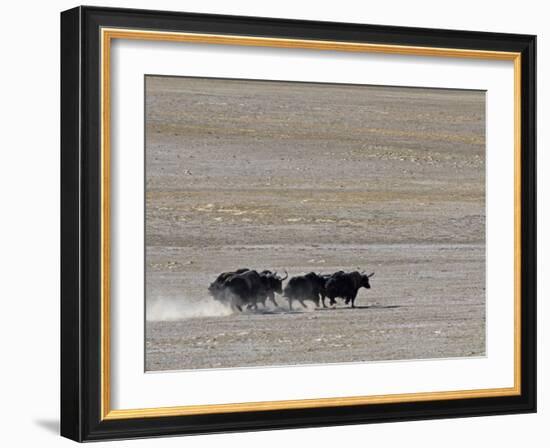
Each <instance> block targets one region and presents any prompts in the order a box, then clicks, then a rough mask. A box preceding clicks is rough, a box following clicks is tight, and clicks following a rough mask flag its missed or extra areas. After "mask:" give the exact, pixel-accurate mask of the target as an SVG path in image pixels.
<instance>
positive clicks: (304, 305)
mask: <svg viewBox="0 0 550 448" xmlns="http://www.w3.org/2000/svg"><path fill="white" fill-rule="evenodd" d="M298 302H300V305H302V306H303V307H304V308H307V305H306V304H305V303H304V301H303V300H302V299H298Z"/></svg>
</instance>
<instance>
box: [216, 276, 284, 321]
mask: <svg viewBox="0 0 550 448" xmlns="http://www.w3.org/2000/svg"><path fill="white" fill-rule="evenodd" d="M285 272H286V271H285ZM287 277H288V273H286V276H285V277H280V276H279V275H277V272H271V271H267V270H266V271H262V272H261V273H258V272H257V271H255V270H251V269H245V268H243V269H238V270H236V271H230V272H222V273H221V274H220V275H218V277H217V278H216V280H215V281H214V282H213V283H211V284H210V286H209V287H208V291H209V292H210V294H211V295H212V297H214V299H216V300H218V301H220V302H222V303H227V304H229V305H230V306H231V308H232V309H233V310H239V311H242V309H243V307H244V306H246V307H247V308H248V309H251V308H252V309H256V308H257V304H258V303H261V304H262V305H263V306H264V307H265V302H266V300H267V299H270V300H271V301H272V302H273V304H274V305H275V306H277V302H276V301H275V293H278V294H281V293H282V282H283V280H285V279H286V278H287Z"/></svg>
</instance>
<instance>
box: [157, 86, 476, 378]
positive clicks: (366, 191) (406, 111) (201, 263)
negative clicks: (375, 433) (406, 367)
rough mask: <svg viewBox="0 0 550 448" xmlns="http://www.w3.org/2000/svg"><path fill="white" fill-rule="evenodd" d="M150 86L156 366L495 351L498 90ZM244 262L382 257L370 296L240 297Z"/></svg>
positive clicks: (292, 263)
mask: <svg viewBox="0 0 550 448" xmlns="http://www.w3.org/2000/svg"><path fill="white" fill-rule="evenodd" d="M146 89H147V92H148V94H147V116H146V120H147V121H146V124H147V134H146V145H147V146H146V167H147V173H146V184H147V187H146V188H147V191H146V205H147V211H146V233H147V237H146V245H147V248H146V257H147V258H146V266H147V272H146V301H147V319H148V320H147V323H146V339H147V340H146V359H147V362H146V364H147V365H146V367H147V370H164V369H170V370H174V369H187V368H212V367H214V368H215V367H235V366H257V365H283V364H300V363H322V362H351V361H366V360H390V359H412V358H414V359H418V358H435V357H455V356H474V355H475V356H478V355H483V354H484V353H485V288H484V286H485V203H484V185H485V174H484V173H485V155H484V154H485V143H484V142H485V136H484V122H485V106H484V94H483V93H482V92H470V91H450V90H427V89H405V88H383V87H368V86H327V85H315V84H295V83H277V82H275V83H271V82H242V81H227V80H201V79H177V78H152V77H149V78H148V79H147V84H146ZM238 267H250V268H258V269H264V268H269V269H278V270H282V269H284V268H286V269H287V270H288V271H289V272H290V273H291V274H300V273H305V272H309V271H317V272H332V271H336V270H339V269H355V268H357V267H359V268H362V269H369V270H374V271H376V275H375V277H374V278H373V279H372V289H371V290H369V291H366V290H361V292H360V294H359V299H358V304H359V305H360V306H361V308H360V309H356V310H348V309H336V310H327V311H325V310H318V311H315V310H305V311H303V312H295V313H288V312H287V311H286V309H287V307H286V304H285V303H284V301H283V299H282V298H278V302H279V305H280V306H281V308H280V309H269V310H268V311H267V312H265V313H260V314H242V315H228V311H227V310H225V309H223V308H221V307H220V306H218V305H217V304H216V303H213V301H212V300H211V299H210V298H209V297H208V295H207V293H206V287H207V286H208V284H209V283H210V282H211V281H212V279H213V278H215V276H216V275H217V274H218V273H219V272H222V271H225V270H230V269H234V268H238ZM340 306H342V307H343V305H340Z"/></svg>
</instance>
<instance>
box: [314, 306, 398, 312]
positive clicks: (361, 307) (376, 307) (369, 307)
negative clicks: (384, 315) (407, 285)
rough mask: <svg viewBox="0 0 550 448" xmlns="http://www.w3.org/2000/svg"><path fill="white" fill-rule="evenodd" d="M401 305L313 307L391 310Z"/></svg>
mask: <svg viewBox="0 0 550 448" xmlns="http://www.w3.org/2000/svg"><path fill="white" fill-rule="evenodd" d="M401 307H402V305H356V306H355V308H352V307H350V306H345V307H344V306H341V307H334V308H333V307H330V308H315V311H345V310H350V311H353V310H391V309H394V308H401Z"/></svg>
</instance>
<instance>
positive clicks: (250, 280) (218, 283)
mask: <svg viewBox="0 0 550 448" xmlns="http://www.w3.org/2000/svg"><path fill="white" fill-rule="evenodd" d="M373 275H374V272H373V273H372V274H368V275H367V274H365V273H364V272H358V271H354V272H344V271H338V272H335V273H333V274H317V273H315V272H310V273H309V274H306V275H299V276H296V277H292V278H291V279H290V280H288V283H287V284H286V286H285V287H284V288H283V281H285V280H286V279H288V272H286V271H285V276H284V277H281V276H280V275H278V274H277V272H271V271H262V272H257V271H255V270H253V269H246V268H244V269H238V270H236V271H232V272H222V273H221V274H220V275H218V277H217V278H216V280H214V282H212V283H211V284H210V286H209V288H208V291H209V292H210V294H211V295H212V297H213V298H214V299H216V300H218V301H220V302H222V303H225V304H227V305H229V306H230V307H231V309H233V310H239V311H242V310H243V308H246V309H253V310H255V309H257V307H258V304H262V306H263V307H265V304H266V301H267V300H268V299H269V300H270V301H271V302H272V303H273V304H274V305H275V306H278V305H277V302H276V301H275V294H282V295H283V297H285V298H286V299H287V300H288V307H289V309H290V310H292V302H293V301H294V300H296V301H298V302H299V303H300V304H301V305H302V306H303V307H304V308H305V307H306V304H305V303H304V302H305V301H306V300H308V301H311V302H313V303H314V304H315V306H317V307H319V303H322V305H323V308H326V304H325V298H326V297H328V298H329V300H330V305H331V306H332V305H335V304H336V299H337V298H340V299H343V300H344V301H345V303H346V305H347V304H351V307H352V308H354V307H355V298H356V297H357V292H358V291H359V288H361V287H363V288H367V289H368V288H370V283H369V278H370V277H372V276H373Z"/></svg>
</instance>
